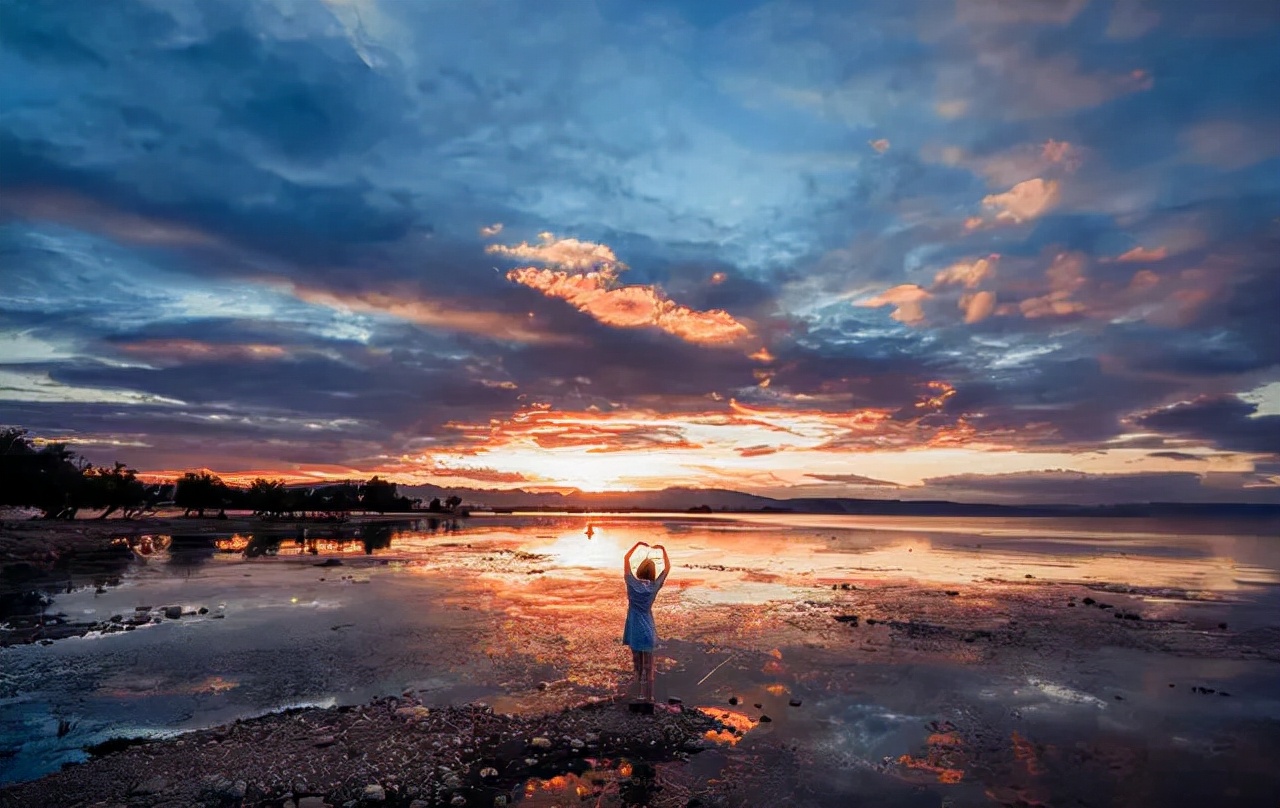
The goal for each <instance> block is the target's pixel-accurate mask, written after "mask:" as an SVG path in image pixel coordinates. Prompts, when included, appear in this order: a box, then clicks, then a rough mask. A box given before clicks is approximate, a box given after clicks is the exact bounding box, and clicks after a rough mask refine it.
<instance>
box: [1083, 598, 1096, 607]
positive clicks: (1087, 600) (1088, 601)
mask: <svg viewBox="0 0 1280 808" xmlns="http://www.w3.org/2000/svg"><path fill="white" fill-rule="evenodd" d="M1097 602H1098V601H1096V600H1094V599H1093V598H1085V599H1084V600H1082V601H1081V603H1083V604H1084V605H1085V606H1092V605H1093V604H1095V603H1097Z"/></svg>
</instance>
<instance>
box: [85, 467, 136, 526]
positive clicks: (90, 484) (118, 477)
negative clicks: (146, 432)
mask: <svg viewBox="0 0 1280 808" xmlns="http://www.w3.org/2000/svg"><path fill="white" fill-rule="evenodd" d="M147 493H148V492H147V486H146V485H144V484H143V483H142V481H141V480H139V479H138V472H137V471H135V470H133V469H131V468H129V467H128V466H126V465H125V464H124V463H120V462H116V464H115V465H114V466H112V467H111V468H109V469H108V468H92V467H90V468H88V469H85V472H84V505H85V506H86V507H89V508H102V509H103V511H102V513H100V514H98V518H99V519H106V518H107V517H108V516H110V515H111V514H113V513H115V512H116V511H118V510H119V511H122V512H123V514H124V516H125V518H131V517H133V516H136V515H137V514H139V513H141V512H142V511H143V510H144V509H145V508H146V505H147Z"/></svg>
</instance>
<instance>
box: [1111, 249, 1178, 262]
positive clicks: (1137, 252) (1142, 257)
mask: <svg viewBox="0 0 1280 808" xmlns="http://www.w3.org/2000/svg"><path fill="white" fill-rule="evenodd" d="M1168 257H1169V251H1168V250H1166V249H1165V248H1164V247H1157V248H1155V249H1154V250H1148V249H1147V248H1145V247H1134V248H1133V249H1132V250H1129V251H1128V252H1126V253H1124V254H1123V255H1120V256H1119V257H1118V258H1116V260H1117V261H1123V262H1130V261H1133V262H1142V263H1148V262H1152V261H1163V260H1164V259H1165V258H1168Z"/></svg>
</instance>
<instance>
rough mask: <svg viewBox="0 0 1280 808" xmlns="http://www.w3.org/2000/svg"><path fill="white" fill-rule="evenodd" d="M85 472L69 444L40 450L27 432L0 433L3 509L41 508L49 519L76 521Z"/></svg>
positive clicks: (10, 431) (0, 478) (83, 465)
mask: <svg viewBox="0 0 1280 808" xmlns="http://www.w3.org/2000/svg"><path fill="white" fill-rule="evenodd" d="M86 468H88V463H86V462H85V461H84V459H83V458H81V457H79V456H78V455H76V453H75V452H72V451H71V450H70V449H68V448H67V446H66V444H63V443H47V444H45V445H43V446H40V447H37V446H36V445H35V443H34V442H33V441H31V440H30V439H28V438H27V432H26V430H25V429H16V428H6V429H4V430H2V431H0V505H13V506H18V507H33V508H39V509H40V510H41V511H42V512H43V515H44V518H46V519H74V518H75V515H76V511H77V510H79V508H80V506H81V502H82V500H83V497H84V493H85V492H84V470H85V469H86Z"/></svg>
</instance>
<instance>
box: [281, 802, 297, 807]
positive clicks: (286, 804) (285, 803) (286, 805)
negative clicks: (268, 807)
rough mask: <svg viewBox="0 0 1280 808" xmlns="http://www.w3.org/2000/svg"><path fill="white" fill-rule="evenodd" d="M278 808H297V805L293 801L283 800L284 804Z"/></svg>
mask: <svg viewBox="0 0 1280 808" xmlns="http://www.w3.org/2000/svg"><path fill="white" fill-rule="evenodd" d="M280 808H298V804H297V803H296V802H294V801H293V800H285V801H284V804H283V805H281V806H280Z"/></svg>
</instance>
